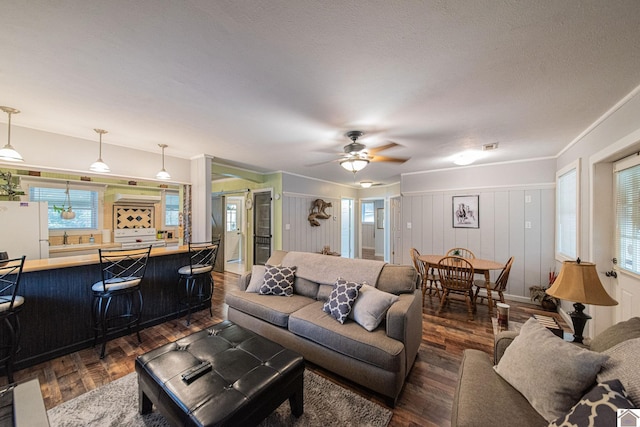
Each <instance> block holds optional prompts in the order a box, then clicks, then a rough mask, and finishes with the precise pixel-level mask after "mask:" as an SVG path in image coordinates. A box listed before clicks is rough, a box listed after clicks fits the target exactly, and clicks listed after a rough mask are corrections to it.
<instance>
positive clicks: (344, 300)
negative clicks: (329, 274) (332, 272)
mask: <svg viewBox="0 0 640 427" xmlns="http://www.w3.org/2000/svg"><path fill="white" fill-rule="evenodd" d="M361 287H362V285H361V284H360V283H355V282H349V281H347V280H345V279H343V278H342V277H338V280H336V283H334V284H333V289H332V290H331V294H330V295H329V299H328V300H327V302H325V303H324V306H323V307H322V309H323V310H324V312H325V313H329V314H330V315H331V316H333V317H334V318H335V319H336V320H337V321H338V322H340V323H344V321H345V320H346V319H347V316H348V315H349V313H350V312H351V308H352V307H353V304H354V303H355V302H356V298H358V291H359V290H360V288H361Z"/></svg>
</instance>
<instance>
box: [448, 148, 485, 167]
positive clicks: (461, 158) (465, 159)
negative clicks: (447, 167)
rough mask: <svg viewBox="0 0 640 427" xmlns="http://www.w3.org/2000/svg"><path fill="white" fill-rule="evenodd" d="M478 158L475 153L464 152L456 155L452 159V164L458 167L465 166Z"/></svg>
mask: <svg viewBox="0 0 640 427" xmlns="http://www.w3.org/2000/svg"><path fill="white" fill-rule="evenodd" d="M479 158H480V155H479V154H478V153H477V152H476V151H471V150H470V151H465V152H462V153H460V154H457V155H455V156H454V157H453V163H455V164H456V165H458V166H466V165H470V164H471V163H473V162H475V161H476V160H478V159H479Z"/></svg>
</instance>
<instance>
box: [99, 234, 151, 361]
mask: <svg viewBox="0 0 640 427" xmlns="http://www.w3.org/2000/svg"><path fill="white" fill-rule="evenodd" d="M150 252H151V246H147V247H144V248H137V249H98V255H99V257H100V274H101V276H102V280H100V281H98V282H96V283H94V284H93V286H92V287H91V290H92V291H93V310H92V312H93V331H94V345H95V343H97V341H98V338H99V337H101V339H102V349H101V350H100V358H101V359H102V358H104V352H105V348H106V345H107V335H108V334H110V333H115V332H118V331H123V330H126V331H127V333H130V332H131V327H132V326H135V331H136V335H137V337H138V342H142V340H141V338H140V319H141V316H142V308H143V305H144V301H143V299H142V290H141V286H140V284H141V282H142V279H143V278H144V274H145V271H146V269H147V261H148V260H149V254H150Z"/></svg>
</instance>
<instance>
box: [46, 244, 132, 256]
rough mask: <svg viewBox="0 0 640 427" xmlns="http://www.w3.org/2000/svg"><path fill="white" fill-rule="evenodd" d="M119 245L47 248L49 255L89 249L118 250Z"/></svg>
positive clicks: (74, 245)
mask: <svg viewBox="0 0 640 427" xmlns="http://www.w3.org/2000/svg"><path fill="white" fill-rule="evenodd" d="M119 247H120V244H119V243H80V244H73V245H55V246H49V253H50V254H58V253H63V252H77V251H86V250H91V249H96V250H97V249H113V248H119Z"/></svg>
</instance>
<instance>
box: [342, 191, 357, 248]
mask: <svg viewBox="0 0 640 427" xmlns="http://www.w3.org/2000/svg"><path fill="white" fill-rule="evenodd" d="M340 215H341V218H340V220H341V221H340V254H341V255H342V257H344V258H355V201H354V200H353V199H342V203H341V209H340Z"/></svg>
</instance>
